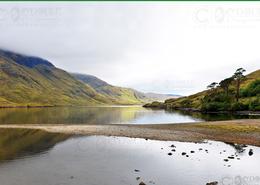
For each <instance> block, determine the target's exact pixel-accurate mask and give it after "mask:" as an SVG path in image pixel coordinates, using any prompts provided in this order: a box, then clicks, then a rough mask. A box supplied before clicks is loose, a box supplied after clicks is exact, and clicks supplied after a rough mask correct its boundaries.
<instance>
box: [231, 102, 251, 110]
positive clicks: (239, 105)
mask: <svg viewBox="0 0 260 185" xmlns="http://www.w3.org/2000/svg"><path fill="white" fill-rule="evenodd" d="M231 110H232V111H242V110H248V104H243V103H240V102H236V103H233V104H232V105H231Z"/></svg>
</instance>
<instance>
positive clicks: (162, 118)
mask: <svg viewBox="0 0 260 185" xmlns="http://www.w3.org/2000/svg"><path fill="white" fill-rule="evenodd" d="M240 118H250V117H248V116H235V115H225V114H222V115H216V114H215V115H209V114H200V113H184V112H180V111H166V110H153V109H146V108H143V107H141V106H114V107H51V108H8V109H0V124H123V123H129V124H156V123H186V122H196V121H204V120H228V119H240ZM252 118H254V117H252Z"/></svg>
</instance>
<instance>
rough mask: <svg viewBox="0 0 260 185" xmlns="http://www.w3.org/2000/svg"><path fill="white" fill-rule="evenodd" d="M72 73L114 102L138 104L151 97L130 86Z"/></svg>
mask: <svg viewBox="0 0 260 185" xmlns="http://www.w3.org/2000/svg"><path fill="white" fill-rule="evenodd" d="M72 75H73V76H74V77H75V78H76V79H78V80H80V81H82V82H83V83H85V84H86V85H89V86H91V87H92V88H93V89H95V90H96V91H97V92H98V93H100V94H102V95H103V96H104V97H106V98H107V99H109V100H111V101H113V102H114V103H115V104H140V103H145V102H148V101H151V99H149V98H148V97H146V95H145V94H144V93H141V92H139V91H136V90H134V89H130V88H124V87H117V86H113V85H110V84H108V83H107V82H105V81H103V80H101V79H99V78H97V77H95V76H92V75H85V74H77V73H73V74H72Z"/></svg>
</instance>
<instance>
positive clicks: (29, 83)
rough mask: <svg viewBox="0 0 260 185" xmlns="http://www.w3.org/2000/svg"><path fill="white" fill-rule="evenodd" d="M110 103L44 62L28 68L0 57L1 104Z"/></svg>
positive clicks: (90, 88) (92, 90)
mask: <svg viewBox="0 0 260 185" xmlns="http://www.w3.org/2000/svg"><path fill="white" fill-rule="evenodd" d="M102 103H111V101H109V100H107V99H106V98H105V97H104V96H103V95H101V94H99V93H97V92H96V91H95V90H94V89H93V88H92V87H90V86H88V85H86V84H84V83H82V82H80V81H78V80H76V79H75V78H74V77H72V76H71V75H70V74H69V73H67V72H65V71H63V70H61V69H58V68H55V67H52V66H45V65H37V66H35V67H33V68H29V67H26V66H23V65H20V64H18V63H16V62H14V61H13V60H11V59H8V58H6V57H0V106H28V105H29V106H53V105H92V104H102Z"/></svg>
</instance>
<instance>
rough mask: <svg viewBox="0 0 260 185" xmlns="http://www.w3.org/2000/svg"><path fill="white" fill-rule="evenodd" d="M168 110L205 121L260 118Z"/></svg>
mask: <svg viewBox="0 0 260 185" xmlns="http://www.w3.org/2000/svg"><path fill="white" fill-rule="evenodd" d="M167 112H178V113H180V114H182V115H188V116H191V117H193V118H197V119H202V120H205V121H222V120H233V119H250V118H259V117H257V116H249V115H235V114H224V113H223V114H220V113H216V114H203V113H200V112H189V111H181V110H174V111H171V110H167Z"/></svg>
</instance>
